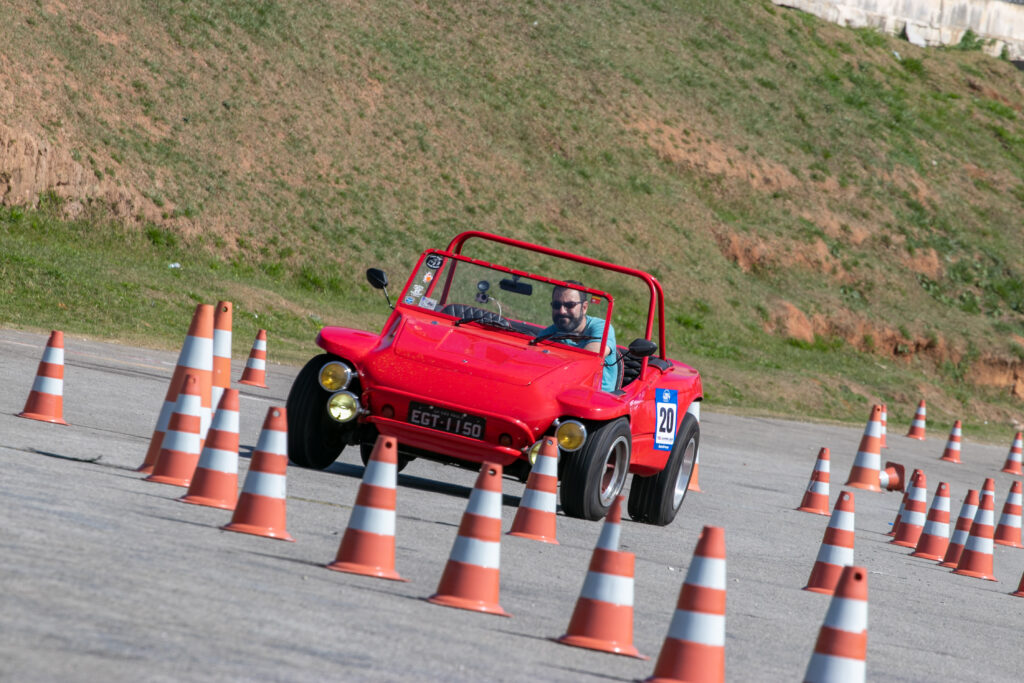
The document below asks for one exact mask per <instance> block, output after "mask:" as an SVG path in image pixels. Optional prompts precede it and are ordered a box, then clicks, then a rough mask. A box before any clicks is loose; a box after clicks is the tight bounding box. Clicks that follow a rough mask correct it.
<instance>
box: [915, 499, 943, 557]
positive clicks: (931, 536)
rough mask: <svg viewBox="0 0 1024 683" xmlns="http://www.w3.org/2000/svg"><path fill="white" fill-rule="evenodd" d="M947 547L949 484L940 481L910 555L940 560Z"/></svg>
mask: <svg viewBox="0 0 1024 683" xmlns="http://www.w3.org/2000/svg"><path fill="white" fill-rule="evenodd" d="M948 546H949V484H947V483H946V482H944V481H940V482H939V486H938V488H936V489H935V496H934V497H933V498H932V505H931V507H930V508H928V520H927V521H926V522H925V524H924V531H922V532H921V537H920V538H919V539H918V540H917V547H916V548H914V552H912V553H910V554H911V555H912V556H913V557H923V558H925V559H926V560H941V559H942V557H943V555H945V554H946V548H947V547H948Z"/></svg>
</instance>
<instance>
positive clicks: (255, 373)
mask: <svg viewBox="0 0 1024 683" xmlns="http://www.w3.org/2000/svg"><path fill="white" fill-rule="evenodd" d="M238 382H239V383H240V384H250V385H252V386H254V387H262V388H263V389H266V388H267V384H266V382H267V331H266V330H260V331H259V332H257V333H256V340H255V341H253V343H252V350H251V351H250V352H249V359H248V360H247V361H245V368H244V369H243V370H242V377H241V379H239V380H238Z"/></svg>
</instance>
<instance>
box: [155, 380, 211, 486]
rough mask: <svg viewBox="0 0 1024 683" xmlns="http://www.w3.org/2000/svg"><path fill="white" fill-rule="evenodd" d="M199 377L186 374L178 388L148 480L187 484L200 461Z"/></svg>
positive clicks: (176, 484)
mask: <svg viewBox="0 0 1024 683" xmlns="http://www.w3.org/2000/svg"><path fill="white" fill-rule="evenodd" d="M201 402H202V399H201V398H200V397H199V380H198V379H196V376H195V375H193V374H192V373H189V374H187V375H185V379H184V380H183V381H182V383H181V388H180V389H179V390H178V399H177V401H176V402H175V404H174V411H173V412H172V413H171V419H170V420H169V421H168V422H167V431H166V433H165V434H164V439H163V442H162V443H163V445H162V446H161V447H160V455H159V456H157V459H156V462H155V463H153V471H152V472H151V473H150V474H149V476H148V477H146V481H155V482H156V483H158V484H170V485H171V486H186V487H187V486H188V485H189V483H190V482H191V481H192V474H193V473H194V472H195V469H196V463H197V462H199V451H200V447H199V423H200V417H199V410H200V404H201Z"/></svg>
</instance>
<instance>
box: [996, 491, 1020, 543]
mask: <svg viewBox="0 0 1024 683" xmlns="http://www.w3.org/2000/svg"><path fill="white" fill-rule="evenodd" d="M1020 517H1021V484H1020V482H1019V481H1015V482H1013V484H1012V485H1011V486H1010V493H1009V494H1007V496H1006V502H1005V503H1003V514H1002V515H1001V516H1000V517H999V524H998V525H997V526H996V532H995V536H994V537H993V540H994V541H995V542H996V543H998V544H999V545H1008V546H1010V547H1011V548H1024V546H1022V545H1021V543H1020V521H1021V520H1020Z"/></svg>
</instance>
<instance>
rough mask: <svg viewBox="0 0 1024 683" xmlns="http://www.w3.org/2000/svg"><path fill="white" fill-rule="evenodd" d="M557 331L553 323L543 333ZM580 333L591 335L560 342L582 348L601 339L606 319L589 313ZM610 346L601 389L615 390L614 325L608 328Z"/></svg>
mask: <svg viewBox="0 0 1024 683" xmlns="http://www.w3.org/2000/svg"><path fill="white" fill-rule="evenodd" d="M557 331H558V329H557V328H556V327H555V326H554V325H551V326H549V327H548V328H547V329H545V330H544V331H543V332H542V333H541V334H548V333H551V332H557ZM580 334H581V335H583V336H584V337H589V339H586V338H585V339H560V340H559V343H561V344H568V345H569V346H575V347H576V348H580V349H582V348H583V347H584V346H586V345H587V344H589V343H590V342H593V341H598V342H599V341H601V335H603V334H604V320H603V319H601V318H595V317H594V316H592V315H588V316H587V324H586V325H584V326H583V331H582V332H580ZM608 348H609V349H611V353H609V354H608V355H607V356H605V357H604V363H605V365H604V371H603V372H602V373H601V391H615V384H616V383H617V382H618V380H619V369H618V364H617V363H616V362H615V358H616V352H615V327H614V326H612V327H609V328H608Z"/></svg>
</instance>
